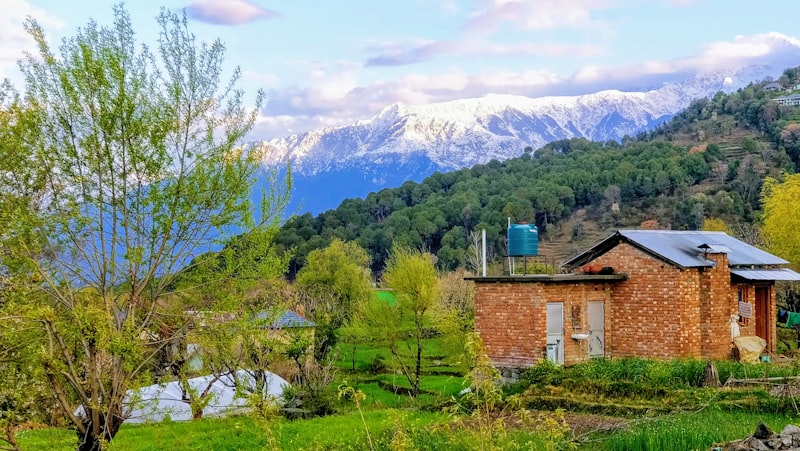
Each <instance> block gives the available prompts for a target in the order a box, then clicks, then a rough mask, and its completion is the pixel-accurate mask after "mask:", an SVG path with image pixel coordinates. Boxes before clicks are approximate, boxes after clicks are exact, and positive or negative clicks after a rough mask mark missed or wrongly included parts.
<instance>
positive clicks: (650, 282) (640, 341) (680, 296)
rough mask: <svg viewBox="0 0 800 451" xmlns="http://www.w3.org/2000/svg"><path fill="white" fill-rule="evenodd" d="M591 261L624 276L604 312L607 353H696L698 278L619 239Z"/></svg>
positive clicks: (652, 355)
mask: <svg viewBox="0 0 800 451" xmlns="http://www.w3.org/2000/svg"><path fill="white" fill-rule="evenodd" d="M594 262H596V263H599V264H601V265H603V266H611V267H613V268H614V270H615V271H616V272H621V273H624V274H627V275H628V280H626V281H623V282H618V283H616V284H615V285H614V286H613V295H612V298H613V300H612V304H613V306H612V308H611V309H610V310H611V312H610V315H609V312H608V311H607V312H606V322H607V324H609V327H608V328H607V329H606V334H607V335H609V336H611V337H612V338H613V340H608V341H609V344H610V345H611V346H610V347H609V348H608V349H609V351H610V354H611V356H613V357H623V356H638V357H649V358H674V357H685V356H690V355H697V354H698V353H699V351H700V329H699V322H700V305H699V292H700V285H699V278H698V275H697V271H696V270H691V269H690V270H681V269H679V268H676V267H674V266H672V265H670V264H668V263H666V262H663V261H662V260H660V259H657V258H655V257H652V256H650V255H649V254H646V253H644V252H642V251H641V250H639V249H637V248H635V247H633V246H631V245H629V244H627V243H620V244H619V245H617V246H616V247H614V248H613V249H611V250H610V251H608V252H606V253H605V254H603V255H601V256H600V257H598V258H597V259H595V260H594Z"/></svg>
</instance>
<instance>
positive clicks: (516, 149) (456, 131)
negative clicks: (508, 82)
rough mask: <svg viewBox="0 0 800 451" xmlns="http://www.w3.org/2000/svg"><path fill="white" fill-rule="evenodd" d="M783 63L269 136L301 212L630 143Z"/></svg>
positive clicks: (489, 100) (402, 109)
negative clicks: (573, 143) (479, 169)
mask: <svg viewBox="0 0 800 451" xmlns="http://www.w3.org/2000/svg"><path fill="white" fill-rule="evenodd" d="M797 63H800V60H798V61H796V62H794V63H789V62H786V63H785V65H780V64H781V63H777V64H776V63H773V64H762V65H751V66H747V67H743V68H736V69H727V70H709V71H706V72H702V73H699V74H697V75H694V76H692V77H690V78H689V79H687V80H685V81H684V82H681V83H671V84H666V85H664V86H661V87H659V88H657V89H651V90H648V91H645V92H622V91H616V90H609V91H601V92H597V93H593V94H587V95H580V96H569V97H567V96H564V97H540V98H529V97H523V96H514V95H498V94H491V95H486V96H483V97H480V98H473V99H463V100H455V101H450V102H443V103H436V104H430V105H425V106H409V105H403V104H393V105H390V106H388V107H386V108H385V109H383V110H382V111H381V112H380V113H378V114H376V115H375V116H374V117H372V118H370V119H368V120H362V121H357V122H354V123H352V124H349V125H344V126H339V127H331V128H324V129H320V130H313V131H309V132H305V133H301V134H297V135H292V136H289V137H286V138H280V139H273V140H271V141H269V142H268V146H269V147H270V149H271V151H270V152H269V153H268V157H267V159H266V160H265V164H267V165H276V164H281V162H285V161H286V159H287V158H288V159H290V160H291V166H292V171H293V173H294V176H295V189H294V190H293V196H292V202H293V204H294V205H295V206H294V209H295V211H293V212H299V211H309V212H312V213H318V212H320V211H323V210H325V209H329V208H335V207H336V206H337V205H338V204H339V203H340V202H341V201H342V200H343V199H345V198H347V197H363V196H365V195H366V194H368V193H369V192H372V191H378V190H380V189H382V188H387V187H395V186H399V185H400V184H402V183H403V182H404V181H407V180H414V181H420V180H422V179H423V178H425V177H426V176H428V175H430V174H431V173H433V172H435V171H442V172H444V171H450V170H455V169H459V168H463V167H469V166H472V165H474V164H479V163H486V162H488V161H490V160H492V159H498V160H504V159H508V158H512V157H517V156H519V155H521V154H522V152H523V150H524V149H525V147H528V146H530V147H532V148H534V149H537V148H539V147H541V146H543V145H545V144H547V143H548V142H551V141H554V140H559V139H568V138H575V137H584V138H587V139H590V140H593V141H607V140H620V139H621V138H622V137H623V136H625V135H631V136H633V135H636V134H637V133H639V132H641V131H644V130H647V129H651V128H653V127H655V126H657V125H658V124H660V123H662V122H665V121H667V120H669V119H670V118H671V117H672V116H674V115H675V114H677V113H678V112H680V111H681V110H683V109H684V108H685V107H686V106H688V105H689V103H690V102H691V101H692V100H694V99H697V98H701V97H711V96H713V95H714V94H715V93H717V92H719V91H723V92H732V91H735V90H736V89H739V88H741V87H744V86H746V85H747V84H749V83H751V82H756V81H761V80H764V79H766V78H767V77H775V78H777V77H778V76H780V74H781V73H782V72H783V70H784V69H786V68H787V67H791V66H794V65H796V64H797Z"/></svg>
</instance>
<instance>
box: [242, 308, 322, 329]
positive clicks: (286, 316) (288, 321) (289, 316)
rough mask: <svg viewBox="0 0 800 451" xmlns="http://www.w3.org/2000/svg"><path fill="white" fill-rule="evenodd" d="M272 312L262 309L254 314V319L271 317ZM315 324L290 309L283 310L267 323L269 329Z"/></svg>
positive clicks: (311, 325)
mask: <svg viewBox="0 0 800 451" xmlns="http://www.w3.org/2000/svg"><path fill="white" fill-rule="evenodd" d="M272 315H273V313H272V312H270V311H268V310H262V311H261V312H258V313H257V314H256V315H255V319H257V320H269V319H270V318H271V317H272ZM314 326H316V324H315V323H314V322H313V321H309V320H307V319H305V318H304V317H302V316H300V315H299V314H298V313H295V312H293V311H292V310H287V311H285V312H283V313H282V314H281V315H280V316H279V317H278V318H276V319H275V320H274V321H272V323H270V324H269V328H270V329H285V328H292V327H314Z"/></svg>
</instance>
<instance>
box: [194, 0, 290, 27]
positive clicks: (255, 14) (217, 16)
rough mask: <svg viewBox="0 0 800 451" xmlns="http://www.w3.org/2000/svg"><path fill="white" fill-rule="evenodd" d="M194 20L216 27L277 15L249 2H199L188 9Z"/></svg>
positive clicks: (224, 0)
mask: <svg viewBox="0 0 800 451" xmlns="http://www.w3.org/2000/svg"><path fill="white" fill-rule="evenodd" d="M186 13H187V14H188V15H189V17H191V18H192V19H195V20H199V21H201V22H208V23H212V24H216V25H241V24H244V23H247V22H253V21H255V20H261V19H267V18H271V17H275V16H277V14H276V13H275V12H274V11H272V10H269V9H267V8H264V7H261V6H259V5H257V4H255V3H253V2H251V1H249V0H198V1H195V2H193V3H191V4H190V5H189V6H187V7H186Z"/></svg>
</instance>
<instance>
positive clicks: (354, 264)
mask: <svg viewBox="0 0 800 451" xmlns="http://www.w3.org/2000/svg"><path fill="white" fill-rule="evenodd" d="M369 262H370V258H369V255H368V254H367V252H366V251H365V250H364V249H362V248H361V247H360V246H359V245H358V244H357V243H355V242H352V241H350V242H344V241H341V240H339V239H334V240H333V241H332V242H331V244H329V245H328V247H326V248H324V249H318V250H314V251H311V252H310V253H309V254H308V262H307V263H306V265H305V266H304V267H303V269H301V270H300V272H299V273H298V274H297V280H296V281H295V283H296V284H297V286H298V287H300V288H302V289H304V290H306V295H305V296H304V297H303V304H304V307H305V313H306V315H308V317H309V319H311V320H312V321H314V322H315V323H316V324H317V332H316V334H315V345H314V354H315V357H316V358H317V360H319V361H321V360H324V358H325V356H327V355H328V353H329V352H330V350H331V349H332V348H333V347H334V346H335V345H336V342H337V337H336V330H337V329H338V328H340V327H342V326H343V325H345V324H346V323H347V322H348V321H350V318H351V317H352V315H353V312H354V310H355V308H356V306H357V305H359V304H360V303H361V302H363V301H365V300H366V299H367V298H368V296H369V292H370V287H371V285H372V280H371V277H370V271H369Z"/></svg>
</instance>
